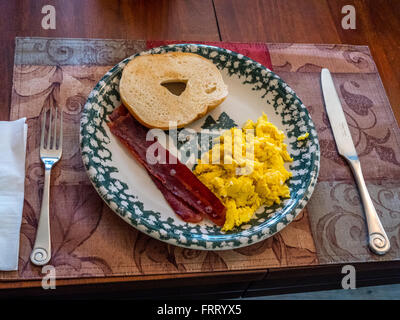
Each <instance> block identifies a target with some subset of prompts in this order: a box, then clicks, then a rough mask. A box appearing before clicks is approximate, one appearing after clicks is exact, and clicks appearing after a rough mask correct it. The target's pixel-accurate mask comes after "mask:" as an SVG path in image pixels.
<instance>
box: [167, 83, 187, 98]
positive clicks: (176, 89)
mask: <svg viewBox="0 0 400 320" xmlns="http://www.w3.org/2000/svg"><path fill="white" fill-rule="evenodd" d="M187 82H188V81H187V80H181V81H164V82H161V85H162V86H163V87H165V88H167V89H168V91H169V92H171V93H172V94H174V95H176V96H180V95H181V94H182V93H183V91H185V90H186V85H187Z"/></svg>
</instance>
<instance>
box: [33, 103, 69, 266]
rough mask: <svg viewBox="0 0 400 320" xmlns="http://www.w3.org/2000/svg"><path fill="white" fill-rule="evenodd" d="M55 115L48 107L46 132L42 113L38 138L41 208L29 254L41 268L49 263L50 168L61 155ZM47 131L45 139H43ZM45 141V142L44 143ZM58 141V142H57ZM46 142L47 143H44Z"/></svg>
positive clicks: (61, 128) (44, 118) (61, 131)
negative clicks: (41, 189) (41, 166)
mask: <svg viewBox="0 0 400 320" xmlns="http://www.w3.org/2000/svg"><path fill="white" fill-rule="evenodd" d="M57 113H58V108H57V107H56V108H55V116H54V119H52V108H51V107H50V119H49V125H48V129H47V130H46V114H47V111H45V112H44V113H43V120H42V132H41V136H40V159H41V160H42V162H43V163H44V187H43V198H42V206H41V209H40V217H39V225H38V229H37V231H36V240H35V245H34V246H33V250H32V253H31V261H32V263H33V264H35V265H38V266H42V265H45V264H46V263H48V262H49V260H50V258H51V241H50V215H49V199H50V173H51V168H52V167H53V165H54V164H55V163H57V162H58V160H60V158H61V155H62V140H63V114H62V111H61V112H60V128H59V134H58V137H57ZM46 131H47V139H45V135H46ZM46 140H47V141H46ZM57 140H58V141H57ZM45 142H47V143H45Z"/></svg>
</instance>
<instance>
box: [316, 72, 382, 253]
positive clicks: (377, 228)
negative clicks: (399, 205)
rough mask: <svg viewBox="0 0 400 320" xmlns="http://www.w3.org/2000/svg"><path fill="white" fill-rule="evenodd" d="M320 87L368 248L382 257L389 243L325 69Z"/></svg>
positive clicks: (340, 106)
mask: <svg viewBox="0 0 400 320" xmlns="http://www.w3.org/2000/svg"><path fill="white" fill-rule="evenodd" d="M321 87H322V94H323V97H324V101H325V108H326V113H327V115H328V118H329V122H330V124H331V128H332V132H333V136H334V138H335V143H336V146H337V149H338V152H339V154H340V155H341V156H342V157H344V158H345V159H346V160H347V162H348V164H349V166H350V168H351V169H352V172H353V175H354V177H355V180H356V182H357V186H358V189H359V191H360V196H361V201H362V204H363V207H364V213H365V217H366V220H367V227H368V238H369V240H368V244H369V247H370V249H371V250H372V251H373V252H374V253H376V254H379V255H382V254H385V253H386V252H388V251H389V249H390V241H389V238H388V237H387V235H386V232H385V230H384V228H383V226H382V223H381V221H380V220H379V217H378V214H377V213H376V210H375V207H374V205H373V202H372V200H371V197H370V195H369V193H368V189H367V186H366V184H365V181H364V177H363V174H362V171H361V164H360V160H359V159H358V155H357V151H356V148H355V146H354V143H353V139H352V138H351V133H350V130H349V126H348V125H347V121H346V117H345V115H344V112H343V108H342V104H341V102H340V99H339V96H338V94H337V92H336V89H335V85H334V83H333V79H332V76H331V73H330V72H329V70H328V69H326V68H324V69H322V71H321Z"/></svg>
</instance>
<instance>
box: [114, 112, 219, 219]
mask: <svg viewBox="0 0 400 320" xmlns="http://www.w3.org/2000/svg"><path fill="white" fill-rule="evenodd" d="M110 119H111V120H112V121H111V122H109V123H108V126H109V127H110V130H111V132H112V133H113V134H114V135H115V136H117V137H118V138H119V139H120V141H121V142H123V143H124V144H125V145H126V147H127V148H128V149H129V150H130V152H131V153H132V154H133V155H134V157H135V158H136V159H137V160H138V161H139V162H140V163H141V164H142V165H143V166H144V167H145V168H146V169H147V171H148V173H149V174H150V176H151V177H152V179H153V181H154V182H155V184H156V185H157V187H158V188H159V189H160V191H161V192H162V193H163V195H164V197H165V199H166V200H167V201H168V203H169V204H170V205H171V207H172V208H173V209H174V211H175V212H176V213H177V214H178V215H179V216H180V217H182V219H183V220H185V221H189V220H187V219H190V220H192V221H195V220H197V219H199V217H196V215H200V216H202V215H204V216H207V217H208V218H209V219H210V220H211V221H213V222H214V223H215V224H217V225H219V226H222V225H223V224H224V222H225V212H226V208H225V206H224V205H223V204H222V202H221V201H220V200H219V199H218V198H217V196H215V195H214V194H213V193H212V192H211V190H210V189H208V188H207V187H206V186H205V185H204V184H203V183H202V182H201V181H200V180H199V179H198V178H197V177H196V176H195V175H194V174H193V172H192V171H191V170H190V169H189V168H188V167H187V166H185V165H184V164H182V163H181V162H180V161H179V160H178V159H177V158H176V157H174V156H173V155H172V154H171V153H169V151H168V150H166V149H164V148H163V147H162V146H161V144H159V143H158V142H153V141H146V135H147V132H148V129H147V128H146V127H144V126H143V125H141V124H140V123H139V122H138V121H137V120H136V119H134V118H133V117H132V116H131V115H130V114H129V112H128V111H127V110H126V108H125V107H124V106H123V105H121V106H120V107H118V108H117V109H116V110H114V112H113V113H112V114H111V115H110ZM153 144H158V145H157V149H158V150H162V151H165V155H166V159H169V161H168V162H167V163H164V164H162V163H159V162H157V163H155V164H150V163H148V162H147V160H146V151H147V148H148V147H149V146H151V145H153ZM160 186H161V187H160ZM198 221H200V220H198ZM198 221H196V222H198Z"/></svg>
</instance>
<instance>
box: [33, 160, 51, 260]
mask: <svg viewBox="0 0 400 320" xmlns="http://www.w3.org/2000/svg"><path fill="white" fill-rule="evenodd" d="M50 173H51V168H48V167H47V168H45V171H44V187H43V198H42V207H41V209H40V217H39V225H38V228H37V231H36V240H35V245H34V246H33V250H32V253H31V257H30V258H31V261H32V263H33V264H35V265H38V266H42V265H45V264H47V263H48V262H49V260H50V258H51V242H50V215H49V198H50Z"/></svg>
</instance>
